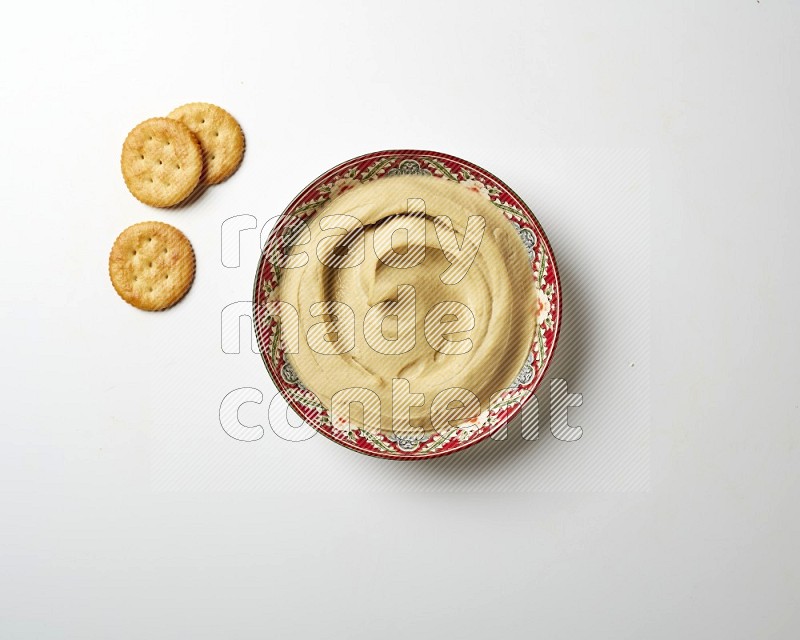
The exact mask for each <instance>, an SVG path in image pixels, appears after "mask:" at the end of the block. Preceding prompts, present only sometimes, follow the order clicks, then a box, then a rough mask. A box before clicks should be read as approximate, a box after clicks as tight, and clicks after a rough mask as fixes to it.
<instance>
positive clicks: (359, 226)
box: [276, 175, 538, 437]
mask: <svg viewBox="0 0 800 640" xmlns="http://www.w3.org/2000/svg"><path fill="white" fill-rule="evenodd" d="M289 235H291V236H292V237H291V239H290V241H289V243H290V244H291V246H287V247H285V254H284V255H283V256H281V257H282V258H283V263H282V269H281V276H280V281H279V287H278V289H277V291H276V293H277V297H278V299H279V300H280V301H281V312H280V319H281V332H282V335H287V331H288V330H289V329H295V328H296V329H297V335H299V336H300V339H299V340H297V341H296V343H295V344H296V346H295V348H294V349H290V348H287V359H288V360H289V362H290V363H291V365H292V367H293V368H294V370H295V372H296V373H297V375H298V376H299V378H300V380H301V382H302V383H303V385H305V386H306V387H307V388H308V389H310V390H311V391H312V392H313V393H314V394H316V396H317V398H318V399H319V400H320V402H321V403H322V404H323V405H325V407H326V408H327V409H328V410H329V412H330V413H331V414H332V416H333V417H335V418H339V419H340V418H341V413H342V411H343V410H344V411H345V413H347V412H348V411H349V419H350V420H351V421H352V424H353V425H360V426H362V427H363V428H365V429H368V430H371V431H373V432H374V431H376V430H378V429H380V430H381V431H382V432H383V433H384V434H386V435H390V434H392V433H394V434H395V435H397V436H402V437H408V436H409V435H410V434H414V433H417V434H422V433H423V432H424V433H425V434H429V433H430V432H431V431H433V430H434V429H436V430H441V428H442V425H444V424H451V425H455V424H457V423H460V422H465V421H469V420H470V419H473V420H474V419H475V417H476V416H478V414H480V413H481V412H484V411H485V410H486V409H487V408H488V407H489V405H490V402H491V401H492V398H493V396H494V395H495V394H496V393H497V392H499V391H501V390H503V389H505V388H508V387H510V386H511V385H512V383H513V381H514V379H515V377H516V376H517V374H518V373H519V371H520V369H521V368H522V367H523V366H524V364H525V362H526V357H527V356H528V354H529V352H530V347H531V341H532V337H533V334H534V330H535V323H536V309H537V305H538V299H537V296H536V293H537V292H536V289H535V287H534V282H533V276H532V270H531V266H530V259H529V256H528V253H527V251H526V248H525V246H524V244H523V243H522V241H521V240H520V238H519V236H518V235H517V233H515V230H514V227H513V226H512V225H511V224H509V222H508V220H507V219H506V218H505V217H504V215H503V214H502V213H501V211H500V210H499V209H498V208H497V207H496V206H495V205H493V204H492V203H491V202H490V201H489V200H488V199H487V198H486V197H484V196H483V195H482V194H480V193H478V192H476V191H475V190H474V189H468V188H465V187H464V186H462V185H460V184H458V183H456V182H453V181H449V180H444V179H440V178H434V177H430V176H419V175H416V176H415V175H401V176H391V177H386V178H381V179H379V180H375V181H372V182H369V183H365V184H362V185H358V186H356V187H355V188H353V189H350V190H348V191H347V192H345V193H343V194H341V195H340V196H338V197H337V198H335V199H333V200H331V201H330V202H329V203H328V204H327V205H326V206H325V207H324V208H323V209H322V210H320V211H319V212H317V213H316V214H315V215H314V216H313V217H312V218H310V219H309V220H307V221H306V224H305V225H298V227H297V228H296V229H295V230H294V231H293V232H292V233H291V234H289ZM285 303H288V304H285ZM289 305H291V306H289ZM290 310H291V312H290ZM292 351H295V352H294V353H293V352H292ZM461 390H466V393H465V392H463V391H461ZM337 394H338V395H337ZM346 417H347V415H345V418H346ZM378 423H379V424H378Z"/></svg>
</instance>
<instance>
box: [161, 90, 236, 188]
mask: <svg viewBox="0 0 800 640" xmlns="http://www.w3.org/2000/svg"><path fill="white" fill-rule="evenodd" d="M169 117H170V118H174V119H175V120H180V121H181V122H183V124H185V125H186V126H187V127H189V129H191V130H192V133H194V134H195V135H196V136H197V138H198V139H199V140H200V146H202V148H203V157H204V160H205V176H204V178H203V181H204V182H205V184H218V183H220V182H222V181H223V180H225V179H227V178H229V177H230V176H231V175H233V173H234V172H235V171H236V169H238V168H239V165H240V164H241V162H242V157H243V156H244V134H243V133H242V128H241V127H240V126H239V123H238V122H236V119H235V118H234V117H233V116H232V115H231V114H230V113H228V112H227V111H225V109H223V108H222V107H218V106H216V105H213V104H209V103H207V102H192V103H190V104H185V105H183V106H182V107H178V108H177V109H175V110H174V111H173V112H172V113H170V114H169Z"/></svg>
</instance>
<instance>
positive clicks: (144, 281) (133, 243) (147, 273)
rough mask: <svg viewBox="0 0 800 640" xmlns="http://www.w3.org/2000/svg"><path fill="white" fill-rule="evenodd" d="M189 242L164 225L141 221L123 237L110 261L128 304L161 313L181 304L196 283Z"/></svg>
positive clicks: (111, 272) (116, 285) (113, 280)
mask: <svg viewBox="0 0 800 640" xmlns="http://www.w3.org/2000/svg"><path fill="white" fill-rule="evenodd" d="M194 270H195V259H194V251H193V250H192V245H191V243H190V242H189V239H188V238H187V237H186V236H185V235H183V233H182V232H181V231H179V230H178V229H176V228H175V227H173V226H171V225H168V224H165V223H163V222H139V223H138V224H135V225H133V226H130V227H128V228H127V229H125V231H123V232H122V233H120V234H119V236H118V237H117V239H116V241H115V242H114V246H113V247H112V249H111V255H110V256H109V258H108V274H109V276H110V277H111V284H113V285H114V289H116V291H117V293H118V294H119V295H120V297H121V298H122V299H123V300H125V302H127V303H129V304H132V305H133V306H134V307H136V308H138V309H143V310H144V311H161V310H162V309H166V308H168V307H171V306H172V305H174V304H175V303H176V302H178V301H179V300H180V299H181V298H183V296H185V295H186V292H187V291H189V289H190V288H191V286H192V282H193V281H194Z"/></svg>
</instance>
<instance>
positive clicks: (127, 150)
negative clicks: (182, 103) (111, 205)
mask: <svg viewBox="0 0 800 640" xmlns="http://www.w3.org/2000/svg"><path fill="white" fill-rule="evenodd" d="M121 163H122V175H123V177H124V178H125V184H126V185H127V186H128V190H129V191H130V192H131V193H132V194H133V195H134V196H135V197H136V198H138V199H139V200H141V201H142V202H144V203H145V204H149V205H150V206H152V207H171V206H173V205H176V204H178V203H179V202H181V201H182V200H184V199H186V197H187V196H189V194H191V193H192V192H193V191H194V190H195V188H196V187H197V185H198V184H199V182H200V176H201V175H202V173H203V153H202V149H201V148H200V143H199V142H198V141H197V139H196V138H195V136H194V134H193V133H192V132H191V131H190V130H189V128H188V127H186V126H185V125H184V124H182V123H180V122H178V121H177V120H172V119H170V118H151V119H150V120H145V121H144V122H142V123H140V124H138V125H137V126H136V127H134V129H133V130H132V131H131V132H130V133H129V134H128V137H127V138H126V139H125V143H124V144H123V145H122V160H121Z"/></svg>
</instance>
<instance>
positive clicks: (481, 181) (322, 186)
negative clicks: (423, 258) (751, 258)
mask: <svg viewBox="0 0 800 640" xmlns="http://www.w3.org/2000/svg"><path fill="white" fill-rule="evenodd" d="M397 174H423V175H430V176H432V177H434V178H438V179H441V180H451V181H456V182H459V183H461V184H462V185H463V186H465V187H466V188H469V189H472V190H474V191H476V192H477V193H479V194H481V195H483V196H484V197H486V198H488V199H489V200H490V201H491V202H492V204H494V205H495V206H496V207H498V208H499V209H500V210H501V211H502V212H503V214H504V216H505V218H506V219H507V220H508V221H509V223H510V224H512V225H513V226H514V227H515V228H516V231H517V234H518V235H519V237H520V240H521V241H522V243H523V245H524V246H525V249H526V251H527V253H528V256H529V258H530V262H531V276H532V285H533V286H534V287H535V288H536V295H537V322H536V335H534V337H533V341H532V344H531V349H530V351H529V353H528V358H527V360H526V362H525V364H524V365H523V366H522V369H521V370H520V372H519V374H518V375H517V377H516V379H515V380H514V382H513V386H512V387H509V388H508V389H506V390H504V391H503V392H502V393H501V394H500V395H499V396H498V398H497V402H496V403H495V404H494V405H493V406H492V407H491V408H489V409H487V410H485V411H483V412H482V413H481V414H480V415H479V416H477V418H476V419H474V420H471V421H469V422H466V423H462V424H459V425H457V426H455V427H452V429H451V430H450V431H445V432H443V433H433V434H431V435H430V436H428V437H427V438H425V437H423V438H414V437H407V438H403V437H397V436H395V435H394V434H392V435H391V436H387V435H385V434H383V433H380V432H379V433H377V434H375V433H371V432H370V431H367V430H364V429H362V428H359V427H353V428H350V429H346V428H344V427H349V426H350V425H349V424H347V423H346V422H345V424H344V427H343V426H342V425H341V424H335V423H334V422H337V421H334V422H332V421H331V418H330V416H329V415H328V411H327V409H326V408H325V407H324V406H323V405H322V404H321V403H320V402H319V400H318V399H317V398H316V396H315V395H314V394H313V393H312V392H311V391H310V390H309V389H308V388H307V387H305V386H304V385H303V384H302V381H301V380H300V379H299V378H298V376H297V374H296V373H295V372H294V370H293V369H292V367H291V365H290V364H289V362H288V361H287V360H286V357H285V353H284V349H283V345H282V344H281V340H280V331H279V330H277V329H278V326H279V323H278V321H277V320H276V319H275V318H274V317H273V316H271V315H270V314H268V313H266V311H265V309H266V307H267V303H268V302H270V301H274V300H275V299H276V296H277V293H276V292H277V286H278V283H279V279H280V268H279V267H277V266H276V265H273V263H272V261H271V260H269V259H268V257H269V256H270V255H273V254H274V252H275V251H276V250H278V247H279V245H280V244H281V243H280V242H279V241H278V240H279V239H281V238H282V236H283V234H288V233H290V232H291V227H290V226H289V224H290V222H291V221H294V220H297V219H298V218H300V219H307V218H309V217H311V216H312V215H314V214H315V213H316V212H317V211H319V210H320V209H322V208H323V207H324V205H325V204H326V203H327V202H329V201H330V200H332V199H334V198H336V197H337V196H338V195H340V194H341V193H343V192H345V191H348V190H349V189H351V188H353V187H354V186H356V185H358V184H359V183H365V182H369V181H372V180H380V179H382V178H385V177H388V176H392V175H397ZM253 326H254V330H255V333H256V338H257V341H258V346H259V351H260V353H261V358H262V360H263V362H264V365H265V366H266V368H267V372H268V373H269V375H270V377H271V378H272V381H273V383H274V384H275V386H276V388H277V389H278V392H279V393H280V394H281V395H282V396H283V398H284V399H285V400H286V402H287V403H288V404H289V406H291V407H292V409H293V410H294V411H295V413H297V414H298V415H299V416H300V418H302V419H303V421H304V422H306V424H308V425H310V426H311V427H313V428H314V429H315V430H316V431H318V432H320V433H322V434H323V435H325V436H326V437H328V438H329V439H331V440H333V441H334V442H337V443H339V444H341V445H343V446H345V447H348V448H349V449H352V450H354V451H358V452H359V453H364V454H367V455H370V456H375V457H378V458H384V459H390V460H423V459H430V458H437V457H440V456H444V455H448V454H451V453H455V452H456V451H463V450H464V449H466V448H467V447H470V446H472V445H474V444H477V443H478V442H482V441H483V440H485V439H486V438H488V437H490V436H491V435H493V434H494V433H496V432H497V431H498V430H500V429H502V428H503V427H504V426H505V425H506V424H507V423H508V422H510V421H511V419H512V418H513V417H514V416H515V415H517V413H519V411H520V410H521V409H522V407H523V406H524V404H525V403H526V402H527V401H528V400H530V398H531V397H533V395H534V392H535V390H536V389H537V387H538V386H539V384H540V383H541V381H542V379H543V378H544V375H545V373H546V371H547V368H548V367H549V365H550V362H551V361H552V356H553V352H554V351H555V347H556V343H557V342H558V336H559V332H560V328H561V283H560V280H559V275H558V268H557V266H556V261H555V257H554V255H553V250H552V247H551V246H550V242H549V241H548V239H547V236H546V235H545V233H544V230H543V229H542V227H541V225H540V224H539V221H538V220H537V219H536V216H535V215H534V214H533V211H531V209H530V208H529V207H528V206H527V205H526V204H525V202H524V201H523V200H522V198H520V197H519V196H518V195H517V194H516V193H515V192H514V191H513V190H512V189H511V188H510V187H509V186H508V185H506V184H505V182H503V181H502V180H500V179H499V178H498V177H497V176H495V175H494V174H492V173H490V172H489V171H487V170H486V169H483V168H482V167H479V166H478V165H476V164H473V163H472V162H468V161H467V160H463V159H461V158H458V157H456V156H452V155H449V154H446V153H440V152H438V151H423V150H414V149H392V150H385V151H374V152H372V153H367V154H364V155H361V156H357V157H355V158H351V159H350V160H346V161H344V162H342V163H340V164H338V165H336V166H335V167H333V168H331V169H329V170H327V171H326V172H324V173H323V174H322V175H320V176H319V177H318V178H316V179H315V180H313V181H312V182H311V183H309V184H308V185H307V186H306V187H305V188H304V189H303V190H302V191H301V192H300V193H299V194H298V195H297V196H296V197H295V198H294V199H293V200H292V202H291V203H290V204H289V206H287V207H286V209H284V211H283V213H281V215H280V216H279V217H278V220H277V221H276V223H275V226H274V227H273V229H272V231H271V232H270V235H269V238H268V239H267V242H266V243H265V245H264V248H263V250H262V252H261V256H260V258H259V261H258V268H257V269H256V277H255V282H254V285H253Z"/></svg>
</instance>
